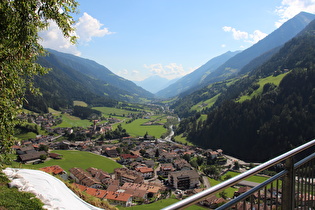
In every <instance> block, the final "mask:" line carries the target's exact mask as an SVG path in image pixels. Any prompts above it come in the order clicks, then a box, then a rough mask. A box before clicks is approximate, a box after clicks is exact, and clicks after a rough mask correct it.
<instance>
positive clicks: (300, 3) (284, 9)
mask: <svg viewBox="0 0 315 210" xmlns="http://www.w3.org/2000/svg"><path fill="white" fill-rule="evenodd" d="M301 11H304V12H309V13H315V0H282V2H281V6H279V7H277V9H276V10H275V12H276V14H278V15H279V17H280V19H279V20H278V21H277V22H276V23H275V25H276V27H280V26H281V25H282V24H283V23H284V22H286V21H287V20H289V19H290V18H292V17H294V16H295V15H297V14H298V13H299V12H301Z"/></svg>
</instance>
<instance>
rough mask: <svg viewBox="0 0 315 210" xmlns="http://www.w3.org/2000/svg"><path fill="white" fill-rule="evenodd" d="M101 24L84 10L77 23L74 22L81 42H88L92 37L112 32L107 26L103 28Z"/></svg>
mask: <svg viewBox="0 0 315 210" xmlns="http://www.w3.org/2000/svg"><path fill="white" fill-rule="evenodd" d="M102 26H103V24H101V23H100V21H98V20H97V19H95V18H93V17H92V16H90V15H89V14H87V13H86V12H84V13H83V16H82V17H80V18H79V21H78V23H76V24H75V26H74V27H75V28H76V33H77V35H78V37H79V39H80V41H81V42H89V41H91V40H92V37H103V36H105V35H109V34H113V32H110V31H109V30H108V28H103V29H102Z"/></svg>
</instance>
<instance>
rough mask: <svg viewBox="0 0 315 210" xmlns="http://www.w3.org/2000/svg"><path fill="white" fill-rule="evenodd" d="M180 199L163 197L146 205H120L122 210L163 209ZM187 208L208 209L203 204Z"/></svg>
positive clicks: (191, 209) (190, 209) (195, 209)
mask: <svg viewBox="0 0 315 210" xmlns="http://www.w3.org/2000/svg"><path fill="white" fill-rule="evenodd" d="M178 201H179V200H177V199H174V198H169V199H163V200H159V201H157V202H154V203H151V204H144V205H138V206H132V207H119V209H120V210H156V209H162V208H164V207H167V206H169V205H172V204H173V203H176V202H178ZM185 209H187V210H199V209H207V208H204V207H201V206H197V205H193V206H190V207H188V208H185Z"/></svg>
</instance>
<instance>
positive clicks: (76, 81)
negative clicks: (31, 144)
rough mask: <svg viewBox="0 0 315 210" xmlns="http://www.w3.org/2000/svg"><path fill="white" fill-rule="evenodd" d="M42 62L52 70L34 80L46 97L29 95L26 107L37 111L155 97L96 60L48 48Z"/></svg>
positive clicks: (111, 103)
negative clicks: (82, 102) (78, 101)
mask: <svg viewBox="0 0 315 210" xmlns="http://www.w3.org/2000/svg"><path fill="white" fill-rule="evenodd" d="M37 62H38V63H40V64H41V65H42V66H44V67H47V68H50V69H51V70H50V71H49V73H48V74H46V75H43V76H36V77H35V78H34V81H35V87H38V88H39V89H40V90H41V92H42V95H41V96H36V97H35V96H33V95H31V94H27V96H26V98H27V101H28V103H26V104H25V107H26V108H28V109H31V110H34V111H39V112H40V111H44V112H45V111H47V110H48V107H51V108H54V109H57V110H60V109H62V108H67V107H69V106H72V104H73V101H75V100H80V101H84V102H86V103H88V104H89V105H91V106H115V105H116V104H117V103H118V101H126V102H141V101H142V100H148V99H152V98H154V95H153V94H152V93H150V92H148V91H146V90H144V89H143V88H141V87H139V86H137V85H136V84H134V83H133V82H132V81H129V80H126V79H124V78H122V77H119V76H117V75H115V74H114V73H113V72H111V71H110V70H108V69H107V68H106V67H104V66H102V65H100V64H98V63H96V62H95V61H92V60H89V59H85V58H81V57H78V56H74V55H71V54H66V53H61V52H57V51H55V50H51V49H48V55H47V56H44V57H39V58H38V61H37Z"/></svg>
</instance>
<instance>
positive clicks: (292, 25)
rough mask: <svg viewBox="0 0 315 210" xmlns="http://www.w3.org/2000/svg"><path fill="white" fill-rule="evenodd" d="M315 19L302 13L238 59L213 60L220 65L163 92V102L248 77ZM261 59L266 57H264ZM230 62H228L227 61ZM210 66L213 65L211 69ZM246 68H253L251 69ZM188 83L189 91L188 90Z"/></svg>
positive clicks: (189, 77)
mask: <svg viewBox="0 0 315 210" xmlns="http://www.w3.org/2000/svg"><path fill="white" fill-rule="evenodd" d="M314 19H315V15H313V14H310V13H306V12H301V13H299V14H297V15H296V16H295V17H293V18H292V19H290V20H288V21H287V22H285V23H284V24H283V25H282V26H281V27H279V28H278V29H276V30H275V31H274V32H272V33H271V34H269V35H268V36H267V37H265V38H264V39H262V40H260V41H259V42H258V43H256V44H254V45H253V46H251V47H249V48H248V49H246V50H244V51H242V52H240V53H237V52H236V53H235V54H234V55H233V54H231V53H227V54H223V55H221V56H219V57H217V58H214V59H213V60H215V61H217V60H219V62H217V63H216V65H213V64H212V62H213V61H212V60H210V61H209V62H208V63H206V64H205V65H203V66H201V67H200V68H199V69H197V70H195V71H194V72H192V73H190V74H189V75H186V76H185V77H183V78H182V79H180V80H178V81H177V82H176V83H174V84H173V85H171V86H169V87H167V88H165V89H163V90H161V91H159V92H158V93H157V94H156V95H157V96H159V97H162V98H168V97H174V96H176V95H178V94H180V93H182V92H184V91H186V90H187V89H189V88H194V90H197V89H199V88H201V87H204V86H206V85H209V84H210V83H214V82H218V81H223V80H225V79H227V78H231V77H233V76H236V75H237V74H239V73H247V72H249V71H251V70H252V69H254V68H255V67H257V66H259V65H260V64H262V63H264V62H265V61H266V60H268V59H269V58H270V57H271V56H272V55H273V54H274V53H276V52H277V49H279V47H280V46H282V45H283V44H284V43H286V42H287V41H289V40H290V39H292V38H293V37H294V36H296V35H297V34H298V33H299V32H301V31H302V30H303V29H304V28H305V27H306V26H307V25H308V24H309V23H310V22H311V21H312V20H314ZM261 55H264V56H263V57H260V56H261ZM229 56H231V57H229ZM226 58H228V59H227V60H224V59H226ZM255 58H257V60H256V62H253V63H251V65H249V63H250V62H251V61H252V60H253V59H255ZM258 58H259V59H258ZM209 63H210V64H211V65H209ZM246 65H249V66H250V68H248V66H246ZM245 67H246V68H245ZM242 68H244V69H242ZM187 83H188V88H185V87H186V86H187Z"/></svg>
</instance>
